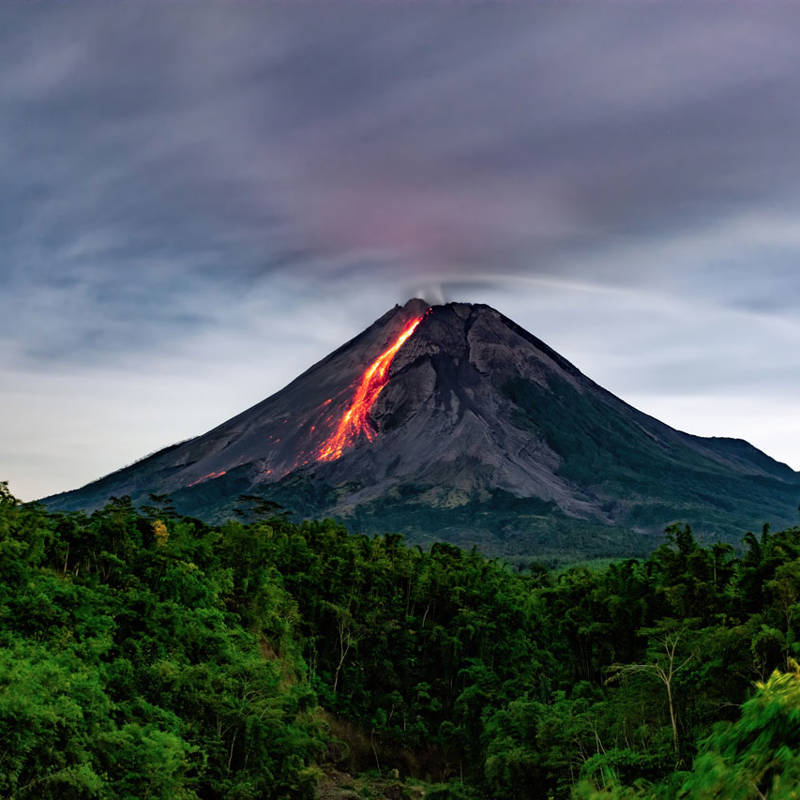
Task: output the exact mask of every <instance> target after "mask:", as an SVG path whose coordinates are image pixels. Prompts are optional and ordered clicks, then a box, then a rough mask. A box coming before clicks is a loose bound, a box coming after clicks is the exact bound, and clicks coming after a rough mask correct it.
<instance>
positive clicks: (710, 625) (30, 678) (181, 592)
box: [0, 484, 800, 800]
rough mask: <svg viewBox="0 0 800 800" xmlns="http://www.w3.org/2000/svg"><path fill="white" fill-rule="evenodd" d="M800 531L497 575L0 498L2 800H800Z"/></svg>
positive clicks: (453, 555) (323, 542)
mask: <svg viewBox="0 0 800 800" xmlns="http://www.w3.org/2000/svg"><path fill="white" fill-rule="evenodd" d="M799 639H800V528H798V527H793V528H790V529H787V530H782V531H779V532H772V531H770V529H769V527H768V526H764V529H763V530H762V531H760V532H757V533H753V532H748V533H745V532H743V539H742V544H741V548H739V549H735V548H734V547H732V546H730V545H728V544H715V545H713V546H708V547H706V546H700V545H699V544H698V543H697V541H696V540H695V537H694V535H693V532H692V531H691V529H690V528H689V527H688V526H686V525H683V524H677V525H673V526H671V527H669V528H668V529H667V530H666V531H665V535H664V540H663V543H662V544H661V546H659V547H658V548H657V549H656V550H655V551H654V552H653V553H652V555H651V556H649V557H648V558H646V559H627V560H620V561H614V562H611V563H608V564H605V565H602V566H572V567H569V568H562V569H558V570H551V569H547V568H546V567H545V566H543V565H541V564H537V563H535V562H533V563H529V564H525V565H514V566H513V567H512V566H510V565H508V564H506V563H504V562H503V561H501V560H498V559H489V558H486V557H484V556H482V555H480V554H479V553H478V552H476V551H474V550H473V551H471V552H470V551H467V550H462V549H459V548H456V547H454V546H452V545H447V544H433V545H432V546H431V547H430V548H429V549H422V548H420V547H412V546H409V545H407V544H406V543H404V541H403V539H402V537H400V536H398V535H390V534H386V535H383V536H375V537H367V536H363V535H357V534H352V533H348V531H347V530H345V529H344V528H343V527H342V526H341V525H340V524H338V523H336V522H333V521H331V520H321V521H306V522H302V523H295V522H292V521H290V520H289V519H288V517H287V515H285V514H283V513H282V512H281V509H280V508H279V507H276V506H275V505H274V504H270V503H267V502H264V501H263V500H259V499H258V498H254V497H247V496H244V497H242V498H240V505H239V509H238V515H237V518H236V519H233V520H231V521H228V522H226V523H224V524H221V525H216V526H211V525H207V524H205V523H203V522H201V521H200V520H198V519H193V518H188V517H183V516H180V515H178V514H176V513H175V511H174V509H173V507H172V504H171V501H170V499H169V497H167V496H151V498H150V502H149V503H146V504H143V505H142V506H141V507H138V508H137V507H135V506H134V505H133V504H132V502H131V501H130V499H129V498H126V497H122V498H116V499H112V501H111V502H109V503H108V504H107V505H106V506H105V507H104V508H102V509H100V510H98V511H95V512H93V513H92V514H89V515H87V514H84V513H80V512H69V513H53V512H48V511H46V510H45V509H44V508H42V507H41V506H38V505H35V504H33V505H27V504H23V503H21V502H19V501H18V500H17V499H15V498H14V497H13V496H12V495H11V494H10V493H9V491H8V487H7V485H6V484H0V742H2V747H0V797H2V798H44V799H48V798H59V800H71V799H72V798H74V799H76V800H77V799H78V798H159V799H161V798H163V799H164V800H167V798H169V799H170V800H171V799H173V798H178V799H185V800H188V799H189V798H209V799H210V798H234V799H236V800H245V799H252V800H255V799H256V798H309V799H310V798H314V797H319V798H322V799H323V800H332V799H333V798H359V797H363V798H370V797H372V798H384V797H385V798H390V800H402V799H403V798H407V799H408V800H411V799H412V798H421V797H427V798H435V799H436V800H448V798H449V799H451V800H470V799H471V798H475V799H477V798H494V799H495V800H522V798H542V799H543V800H545V799H546V798H554V800H556V799H559V798H573V799H574V800H635V799H637V798H638V799H642V800H643V799H644V798H648V799H651V800H656V799H657V798H664V799H666V798H698V799H699V798H720V799H724V798H730V800H734V799H735V800H746V799H747V798H772V799H773V800H779V799H780V798H796V797H800V791H799V790H798V788H797V787H798V786H800V667H798V664H797V662H796V661H795V659H797V660H800V641H799Z"/></svg>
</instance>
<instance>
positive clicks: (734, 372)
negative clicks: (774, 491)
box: [0, 0, 800, 500]
mask: <svg viewBox="0 0 800 800" xmlns="http://www.w3.org/2000/svg"><path fill="white" fill-rule="evenodd" d="M798 83H800V6H798V5H795V4H790V3H778V2H775V3H770V2H759V3H744V2H742V3H722V2H702V0H692V2H687V3H681V2H670V3H661V2H650V1H647V2H645V1H644V0H642V1H641V2H633V0H631V1H630V2H622V1H620V0H608V2H588V0H587V1H586V2H567V0H553V1H552V2H539V3H536V2H531V3H525V4H522V3H515V2H495V3H489V2H485V3H470V2H431V3H423V2H410V1H409V2H395V3H392V2H389V1H388V0H387V1H386V2H378V1H377V0H373V1H372V2H356V1H355V0H339V2H335V1H334V0H330V1H329V2H327V3H324V4H315V3H313V2H289V0H285V2H270V3H266V2H265V3H258V2H250V1H249V0H242V1H241V2H232V1H231V0H226V1H225V2H222V0H220V2H210V0H209V2H203V3H198V2H194V1H193V2H189V0H186V2H179V1H178V0H154V1H153V2H147V1H146V0H128V1H127V2H112V1H111V0H107V1H106V2H97V3H90V2H81V0H72V1H71V2H69V3H67V2H37V3H34V2H29V3H22V2H20V3H5V4H3V5H2V8H0V174H1V175H2V183H0V480H2V479H6V480H8V481H9V482H10V488H11V490H12V491H13V492H14V493H15V494H16V495H17V496H19V497H20V498H22V499H25V500H31V499H34V498H36V497H40V496H43V495H47V494H50V493H53V492H57V491H64V490H67V489H71V488H76V487H77V486H80V485H82V484H84V483H86V482H88V481H89V480H92V479H94V478H97V477H99V476H101V475H103V474H105V473H107V472H109V471H111V470H113V469H116V468H118V467H120V466H122V465H124V464H127V463H130V462H131V461H134V460H135V459H137V458H139V457H141V456H143V455H145V454H147V453H149V452H152V451H155V450H157V449H159V448H161V447H163V446H165V445H167V444H171V443H174V442H177V441H181V440H183V439H186V438H188V437H191V436H193V435H197V434H200V433H203V432H205V431H206V430H208V429H210V428H212V427H214V426H215V425H217V424H218V423H220V422H222V421H223V420H225V419H227V418H229V417H231V416H233V415H234V414H236V413H238V412H239V411H242V410H244V409H245V408H247V407H249V406H250V405H252V404H254V403H255V402H257V401H259V400H261V399H263V398H264V397H266V396H267V395H269V394H271V393H273V392H274V391H277V390H278V389H280V388H281V387H282V386H283V385H285V384H286V383H287V382H288V381H289V380H291V379H292V378H293V377H295V376H296V375H297V374H298V373H299V372H301V371H303V370H304V369H306V368H307V367H308V366H310V365H311V364H312V363H314V362H315V361H317V360H318V359H320V358H321V357H323V356H324V355H326V354H327V353H328V352H329V351H331V350H332V349H334V348H336V347H338V346H339V345H340V344H342V343H343V342H344V341H346V340H347V339H349V338H351V337H352V336H353V335H355V334H356V333H358V332H359V331H360V330H361V329H363V328H364V327H366V326H367V325H368V324H369V323H371V322H372V321H373V320H374V319H376V318H377V317H379V316H381V315H382V314H383V313H384V312H385V311H386V310H387V309H388V308H390V307H391V306H393V305H394V304H395V303H404V302H405V301H406V300H407V299H409V298H410V297H412V296H424V297H425V298H427V299H429V300H430V301H431V302H441V301H450V300H462V301H469V302H484V303H489V304H490V305H492V306H494V307H495V308H497V309H498V310H500V311H502V312H503V313H505V314H506V315H507V316H510V317H511V318H512V319H514V320H515V321H516V322H518V323H519V324H521V325H522V326H523V327H525V328H527V329H528V330H529V331H531V332H532V333H534V334H535V335H537V336H539V337H540V338H542V339H544V340H545V341H546V342H547V343H548V344H550V345H551V346H552V347H554V348H555V349H556V350H558V351H559V352H561V353H562V354H563V355H564V356H565V357H567V358H568V359H570V360H571V361H572V362H573V363H575V364H576V365H577V366H578V367H579V368H580V369H581V370H582V371H583V372H585V373H586V374H587V375H589V376H590V377H591V378H593V379H594V380H596V381H597V382H598V383H600V384H601V385H603V386H605V387H606V388H608V389H609V390H611V391H613V392H614V393H615V394H617V395H619V396H620V397H622V398H623V399H624V400H626V401H628V402H629V403H631V404H633V405H635V406H636V407H638V408H640V409H641V410H643V411H646V412H648V413H651V414H653V415H654V416H657V417H658V418H660V419H661V420H662V421H664V422H667V423H668V424H671V425H673V426H675V427H678V428H680V429H682V430H687V431H689V432H691V433H696V434H701V435H724V436H734V437H739V438H744V439H747V440H748V441H750V442H752V443H753V444H755V445H756V446H757V447H759V448H761V449H763V450H765V451H766V452H767V453H769V454H770V455H772V456H773V457H775V458H777V459H779V460H781V461H785V462H786V463H788V464H790V465H791V466H792V467H793V468H795V469H800V414H798V413H797V400H796V399H797V398H798V396H800V313H798V312H800V157H798V156H799V155H800V94H798V91H797V86H798Z"/></svg>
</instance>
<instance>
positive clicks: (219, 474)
mask: <svg viewBox="0 0 800 800" xmlns="http://www.w3.org/2000/svg"><path fill="white" fill-rule="evenodd" d="M224 474H225V470H224V469H223V470H221V471H220V472H209V473H208V475H203V477H202V478H198V479H197V480H196V481H192V482H191V483H187V484H186V485H187V486H197V484H198V483H202V482H203V481H210V480H213V479H214V478H221V477H222V476H223V475H224Z"/></svg>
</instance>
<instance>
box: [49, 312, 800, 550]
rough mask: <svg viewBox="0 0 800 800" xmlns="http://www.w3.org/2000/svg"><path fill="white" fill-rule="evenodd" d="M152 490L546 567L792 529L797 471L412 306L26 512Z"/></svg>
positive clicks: (476, 319)
mask: <svg viewBox="0 0 800 800" xmlns="http://www.w3.org/2000/svg"><path fill="white" fill-rule="evenodd" d="M151 493H157V494H169V495H170V496H171V497H172V499H173V502H174V503H175V506H176V508H177V510H178V511H181V512H183V513H186V514H190V515H194V516H197V517H200V518H203V519H206V520H208V521H215V522H216V521H220V520H221V519H224V518H227V517H230V516H232V515H233V513H234V511H235V510H236V509H237V508H240V510H241V506H242V504H243V503H244V501H243V500H242V499H241V497H242V496H243V495H248V496H250V497H251V498H252V497H258V498H263V499H264V500H269V501H272V502H277V503H279V504H280V505H282V506H283V507H284V508H286V509H288V510H289V511H290V512H292V513H293V514H295V515H297V516H298V517H306V518H309V517H321V516H330V517H334V518H337V519H340V520H342V521H343V522H344V523H345V524H346V525H347V526H348V527H349V528H350V529H351V530H359V531H362V532H365V533H376V532H399V533H403V534H404V535H405V536H406V537H407V538H408V539H409V540H411V541H414V542H418V543H421V544H426V543H430V542H433V541H447V542H450V543H454V544H457V545H460V546H467V547H469V546H477V547H478V548H479V549H481V550H483V551H484V552H486V553H489V554H491V555H501V556H504V557H506V558H510V559H512V560H513V559H514V558H522V557H525V558H529V557H537V558H542V559H547V558H552V559H558V558H560V557H564V556H568V557H580V556H620V555H639V554H643V553H645V552H647V551H649V550H650V549H652V547H653V546H654V544H656V543H657V542H658V541H659V539H658V538H657V537H659V536H660V535H661V532H662V531H663V528H664V527H665V526H666V525H667V524H669V523H671V522H674V521H685V522H688V523H690V524H691V525H692V526H693V527H694V528H695V530H696V533H697V534H698V535H699V537H700V538H701V539H702V538H704V539H722V540H729V541H734V542H738V541H739V540H740V539H741V537H742V535H743V533H744V532H745V531H746V530H748V529H753V528H756V527H760V526H761V524H762V523H763V522H765V521H770V522H772V523H774V524H789V523H791V522H792V521H793V513H794V510H795V509H796V508H797V501H798V498H800V474H799V473H796V472H794V471H793V470H791V469H790V468H789V467H788V466H786V465H785V464H781V463H779V462H777V461H774V460H773V459H771V458H770V457H769V456H767V455H765V454H764V453H762V452H760V451H759V450H757V449H756V448H755V447H753V446H751V445H750V444H748V443H747V442H745V441H742V440H739V439H727V438H701V437H697V436H692V435H690V434H687V433H683V432H680V431H677V430H675V429H673V428H671V427H669V426H667V425H665V424H663V423H661V422H659V421H658V420H656V419H654V418H653V417H650V416H648V415H646V414H643V413H642V412H640V411H637V410H636V409H635V408H633V407H631V406H630V405H628V404H627V403H625V402H623V401H622V400H620V399H619V398H617V397H615V396H614V395H613V394H611V393H610V392H608V391H606V390H605V389H603V388H602V387H600V386H598V385H597V384H596V383H594V382H593V381H591V380H590V379H589V378H588V377H586V376H585V375H583V374H582V373H581V372H580V371H579V370H578V369H577V368H576V367H575V366H573V365H572V364H571V363H569V362H568V361H567V360H566V359H565V358H563V357H562V356H560V355H559V354H558V353H556V352H555V351H554V350H553V349H551V348H550V347H548V346H547V345H546V344H544V343H543V342H542V341H540V340H539V339H537V338H536V337H535V336H533V335H532V334H530V333H528V332H527V331H525V330H523V329H522V328H521V327H520V326H519V325H517V324H515V323H514V322H512V321H511V320H510V319H508V318H506V317H505V316H503V315H502V314H500V313H499V312H498V311H496V310H494V309H492V308H490V307H489V306H486V305H472V304H467V303H449V304H447V305H439V306H433V307H429V306H428V304H427V303H425V302H424V301H422V300H419V299H414V300H410V301H409V302H408V303H406V304H405V305H404V306H396V307H395V308H393V309H392V310H390V311H389V312H387V313H386V314H384V316H382V317H381V318H380V319H378V320H377V321H376V322H375V323H373V324H372V325H371V326H370V327H369V328H367V329H366V330H365V331H363V332H362V333H361V334H359V335H358V336H356V337H355V338H354V339H352V340H351V341H350V342H348V343H346V344H345V345H343V346H342V347H340V348H339V349H338V350H336V351H334V352H333V353H331V354H330V355H329V356H327V357H326V358H324V359H323V360H322V361H320V362H319V363H317V364H315V365H314V366H313V367H311V368H310V369H309V370H307V371H306V372H304V373H303V374H302V375H300V376H299V377H298V378H297V379H295V380H294V381H293V382H292V383H290V384H289V385H288V386H286V387H285V388H284V389H282V390H281V391H279V392H278V393H277V394H274V395H272V396H271V397H269V398H267V399H266V400H264V401H262V402H261V403H259V404H257V405H255V406H253V407H252V408H250V409H248V410H247V411H245V412H243V413H241V414H239V415H238V416H236V417H234V418H233V419H230V420H228V421H227V422H225V423H223V424H222V425H220V426H218V427H217V428H214V429H213V430H211V431H209V432H208V433H205V434H203V435H202V436H198V437H196V438H194V439H191V440H189V441H187V442H183V443H180V444H178V445H173V446H171V447H167V448H165V449H164V450H161V451H160V452H158V453H155V454H154V455H151V456H149V457H147V458H145V459H143V460H141V461H139V462H137V463H135V464H133V465H131V466H128V467H125V468H124V469H121V470H119V471H117V472H114V473H112V474H111V475H108V476H106V477H104V478H102V479H100V480H98V481H95V482H94V483H91V484H89V485H87V486H84V487H83V488H81V489H77V490H75V491H71V492H67V493H64V494H60V495H54V496H52V497H49V498H46V499H45V500H43V501H42V502H44V503H45V504H46V505H47V506H49V507H51V508H56V509H62V510H78V509H84V510H91V509H93V508H96V507H98V506H100V505H102V504H103V503H105V502H106V501H107V500H108V498H109V497H111V496H117V497H120V496H123V495H129V496H130V497H131V498H132V499H133V500H134V501H135V502H146V501H147V498H148V497H149V495H150V494H151Z"/></svg>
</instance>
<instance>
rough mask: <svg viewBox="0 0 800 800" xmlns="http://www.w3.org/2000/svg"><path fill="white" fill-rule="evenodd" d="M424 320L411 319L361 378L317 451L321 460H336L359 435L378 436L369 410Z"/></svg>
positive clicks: (420, 318)
mask: <svg viewBox="0 0 800 800" xmlns="http://www.w3.org/2000/svg"><path fill="white" fill-rule="evenodd" d="M421 321H422V317H415V318H414V319H412V320H411V322H409V323H408V325H406V327H405V328H403V331H402V332H401V333H400V335H399V336H398V337H397V339H395V341H394V343H393V344H392V346H391V347H389V348H388V349H387V350H384V351H383V352H382V353H381V354H380V355H379V356H378V358H376V359H375V360H374V361H373V362H372V363H371V364H370V365H369V367H368V368H367V370H366V371H365V372H364V374H363V375H362V377H361V382H360V383H359V385H358V388H357V389H356V393H355V394H354V395H353V400H352V402H351V403H350V406H349V407H348V409H347V411H346V412H345V413H344V415H343V416H342V418H341V420H339V425H338V427H337V428H336V431H335V432H334V433H333V434H331V436H330V437H329V438H328V439H326V440H325V441H324V442H323V443H322V446H321V447H320V448H319V450H318V451H317V454H316V458H317V460H318V461H335V460H336V459H337V458H340V457H341V455H342V453H343V452H344V451H345V449H346V448H348V447H350V446H352V445H353V444H354V443H355V441H356V439H357V438H358V436H359V435H360V434H364V436H366V437H367V439H368V440H369V441H370V442H371V441H372V440H373V439H374V438H375V432H374V431H373V430H372V426H371V425H370V422H369V420H368V416H369V412H370V409H371V408H372V406H373V405H374V404H375V401H376V400H377V399H378V395H379V394H380V393H381V392H382V391H383V387H384V386H386V384H387V383H388V381H389V375H388V373H389V365H390V364H391V363H392V359H393V358H394V357H395V355H396V353H397V351H398V350H399V349H400V348H401V347H402V346H403V345H404V344H405V342H406V340H407V339H408V338H409V336H411V334H412V333H414V331H415V330H416V329H417V325H419V323H420V322H421Z"/></svg>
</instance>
